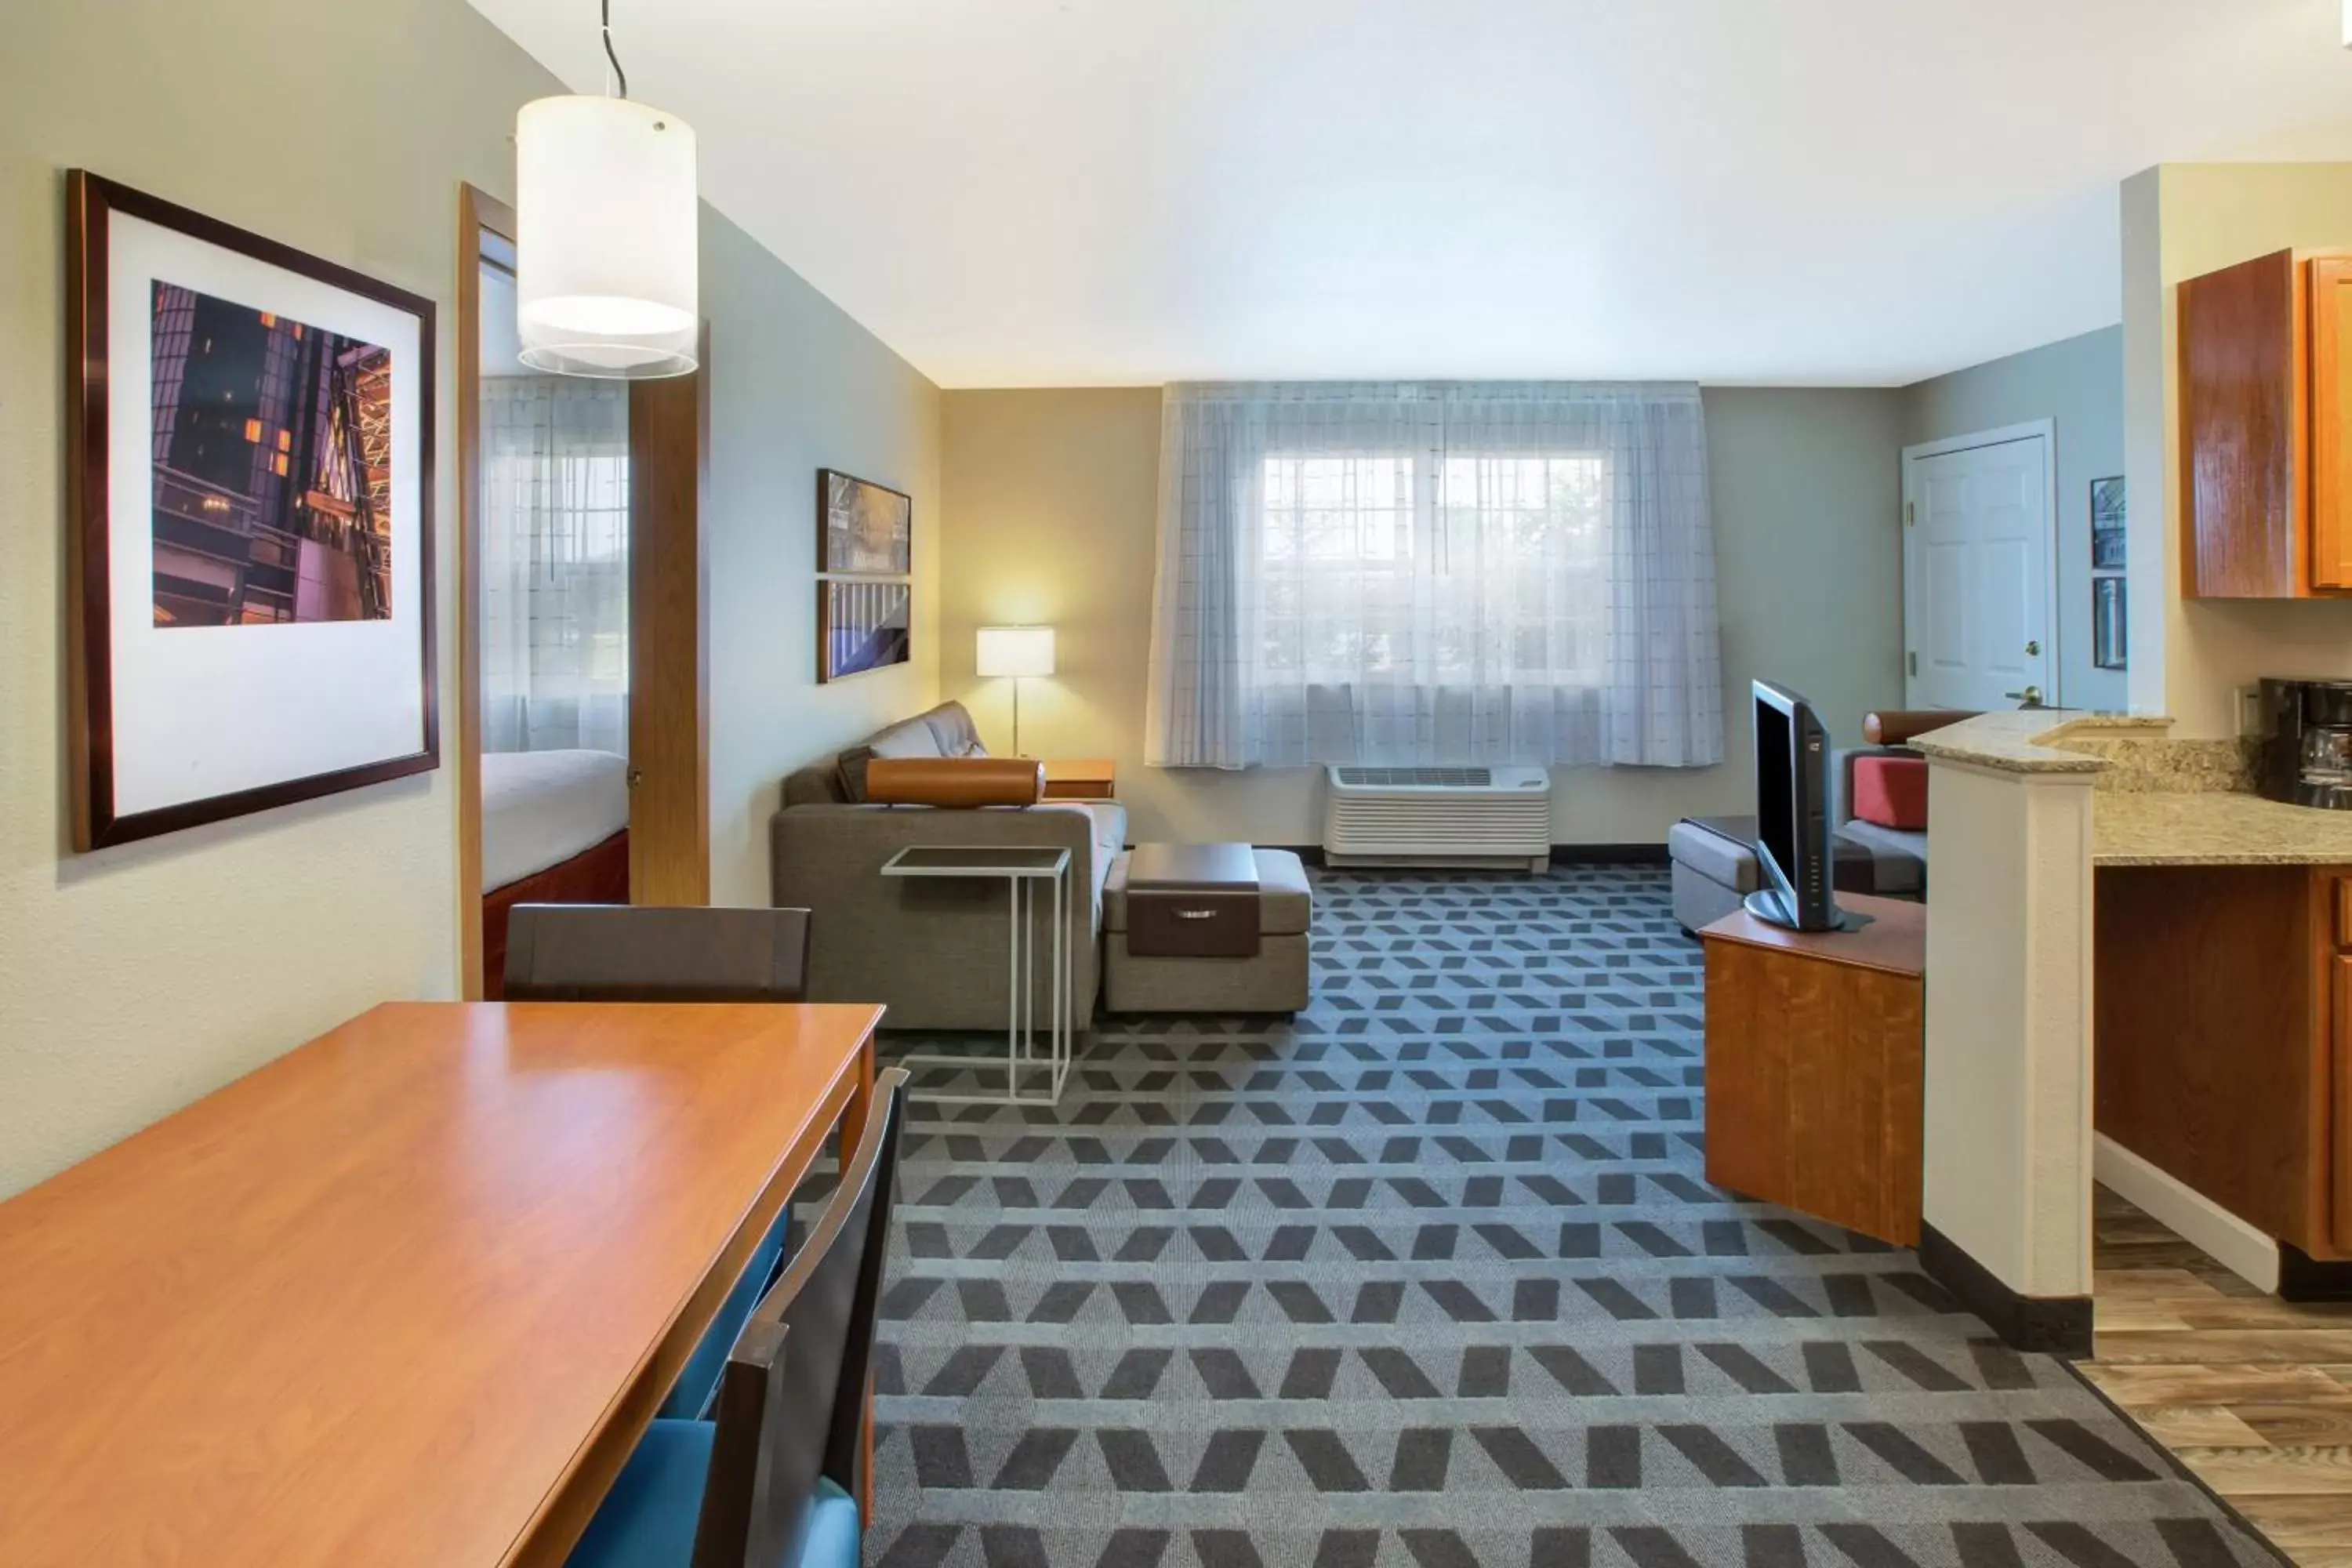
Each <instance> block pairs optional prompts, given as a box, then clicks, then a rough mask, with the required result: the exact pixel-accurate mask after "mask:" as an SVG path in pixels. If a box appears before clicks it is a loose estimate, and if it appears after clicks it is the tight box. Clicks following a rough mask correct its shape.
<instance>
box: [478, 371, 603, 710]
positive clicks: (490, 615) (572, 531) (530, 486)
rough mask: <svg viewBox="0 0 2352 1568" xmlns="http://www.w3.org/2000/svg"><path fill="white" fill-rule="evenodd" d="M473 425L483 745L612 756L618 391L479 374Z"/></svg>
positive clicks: (557, 379)
mask: <svg viewBox="0 0 2352 1568" xmlns="http://www.w3.org/2000/svg"><path fill="white" fill-rule="evenodd" d="M482 432H483V434H482V439H483V442H484V445H485V447H486V451H485V454H484V457H485V462H484V470H485V472H484V484H485V489H486V490H487V492H488V493H487V495H486V496H485V498H484V501H485V505H484V508H483V512H484V520H485V524H486V526H485V529H484V533H483V539H482V572H483V594H482V745H483V749H484V750H486V751H491V752H547V751H569V750H575V749H580V748H586V749H589V750H593V751H600V752H619V753H621V754H622V755H626V754H627V752H628V724H629V405H628V395H627V392H626V389H625V387H622V386H619V385H617V384H613V383H608V382H593V381H580V380H570V379H564V378H562V377H555V376H492V377H486V378H485V379H484V380H483V382H482Z"/></svg>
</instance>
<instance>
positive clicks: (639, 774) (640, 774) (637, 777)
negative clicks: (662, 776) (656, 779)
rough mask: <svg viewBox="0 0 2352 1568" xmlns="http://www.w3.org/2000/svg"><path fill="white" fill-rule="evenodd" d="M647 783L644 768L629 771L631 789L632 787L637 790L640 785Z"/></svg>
mask: <svg viewBox="0 0 2352 1568" xmlns="http://www.w3.org/2000/svg"><path fill="white" fill-rule="evenodd" d="M645 782H646V770H645V769H643V768H631V769H630V770H629V787H630V788H631V789H635V788H636V787H637V786H638V785H640V784H644V783H645Z"/></svg>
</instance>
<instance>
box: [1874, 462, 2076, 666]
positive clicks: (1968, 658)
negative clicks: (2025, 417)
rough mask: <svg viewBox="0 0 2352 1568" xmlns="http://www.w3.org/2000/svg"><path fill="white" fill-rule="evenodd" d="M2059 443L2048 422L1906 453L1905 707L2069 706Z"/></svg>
mask: <svg viewBox="0 0 2352 1568" xmlns="http://www.w3.org/2000/svg"><path fill="white" fill-rule="evenodd" d="M2051 447H2052V431H2051V427H2050V426H2049V425H2048V424H2046V423H2044V424H2042V425H2035V426H2017V427H2014V428H2011V429H2008V430H1996V431H1992V432H1990V433H1988V434H1986V435H1983V436H1975V437H1963V438H1961V439H1958V440H1953V441H1937V442H1935V443H1932V444H1931V445H1928V446H1925V447H1909V448H1906V450H1905V452H1904V454H1903V520H1904V528H1903V604H1904V627H1903V641H1904V647H1905V648H1906V659H1905V665H1906V680H1905V703H1906V706H1908V707H1912V708H1966V709H1991V708H2016V707H2019V706H2021V704H2022V703H2023V702H2024V701H2026V700H2027V697H2026V695H2025V694H2027V693H2032V695H2033V696H2034V697H2036V698H2038V699H2039V700H2042V702H2045V703H2048V704H2049V705H2050V706H2052V707H2053V708H2055V707H2058V706H2061V702H2060V697H2059V692H2058V681H2057V674H2058V650H2057V648H2056V647H2055V633H2056V605H2055V602H2054V596H2053V563H2054V554H2055V552H2054V551H2053V516H2052V512H2053V504H2054V498H2053V494H2052V491H2051V479H2052V468H2051V460H2052V455H2051Z"/></svg>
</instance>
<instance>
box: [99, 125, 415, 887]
mask: <svg viewBox="0 0 2352 1568" xmlns="http://www.w3.org/2000/svg"><path fill="white" fill-rule="evenodd" d="M66 199H67V205H68V214H67V228H68V235H69V237H70V243H71V255H70V257H69V258H68V271H69V279H68V288H69V290H70V292H69V296H68V304H67V313H68V345H69V352H70V355H71V368H70V370H69V373H68V374H69V388H68V392H69V395H70V398H71V403H70V405H69V407H68V411H67V412H68V420H67V423H68V442H69V447H70V456H69V463H68V467H69V475H70V480H69V482H70V484H71V487H72V490H73V497H72V504H71V506H70V508H69V514H68V556H69V558H70V561H71V571H72V577H73V587H72V594H71V602H72V605H73V611H74V620H75V626H74V630H73V633H72V635H71V640H72V647H71V650H70V653H71V667H72V672H73V675H72V679H73V696H72V704H73V706H72V710H71V719H70V728H71V734H72V750H73V759H72V760H73V769H74V844H75V847H76V848H78V849H84V850H88V849H95V848H100V847H104V846H107V845H110V844H120V843H124V842H127V841H129V840H131V839H136V838H145V837H152V836H153V835H156V834H159V833H169V832H173V831H176V830H178V829H180V828H184V827H191V826H196V825H197V824H200V823H205V822H216V821H220V820H222V819H224V818H226V817H232V816H243V815H245V814H247V813H248V812H256V811H265V810H268V809H269V808H271V807H273V806H278V805H289V804H290V803H292V802H295V801H299V800H309V799H311V798H313V797H316V796H319V795H331V794H333V793H335V792H337V791H340V790H348V789H357V788H360V787H362V785H366V784H377V783H381V782H383V781H384V780H387V779H393V778H398V777H402V776H404V775H405V774H409V773H424V772H426V771H428V770H430V769H432V768H434V767H436V766H438V765H439V762H440V743H439V733H438V716H437V712H436V703H435V688H434V668H433V520H432V500H433V343H434V309H433V302H432V301H431V300H426V299H424V298H422V297H420V296H417V295H415V294H411V293H408V292H406V291H405V290H403V289H395V288H394V287H392V286H391V285H389V284H386V283H381V282H378V281H377V280H375V279H371V278H368V277H365V276H363V275H362V274H361V273H358V272H354V271H352V270H350V269H349V268H343V267H339V266H337V265H335V264H334V263H332V262H329V261H323V260H320V259H319V258H316V257H312V256H307V255H304V254H303V253H302V252H300V251H298V250H295V249H293V248H291V247H288V246H284V245H280V244H278V243H277V242H276V241H273V240H269V239H265V238H263V237H260V236H258V235H254V234H249V233H247V232H246V231H245V230H242V229H238V228H234V227H232V226H229V225H227V224H225V223H222V222H219V221H217V220H215V219H213V218H208V217H205V216H203V215H202V214H199V213H194V212H190V211H189V210H187V209H186V208H184V207H180V206H175V205H173V204H171V203H169V202H166V201H163V200H160V199H159V198H157V197H154V196H149V195H142V194H140V193H139V192H136V191H132V190H129V189H127V188H125V187H123V186H121V185H118V184H114V183H113V182H111V181H110V180H105V179H101V178H100V177H99V176H97V175H95V174H87V173H84V172H82V171H79V170H76V171H74V172H73V173H72V174H69V175H68V179H67V195H66Z"/></svg>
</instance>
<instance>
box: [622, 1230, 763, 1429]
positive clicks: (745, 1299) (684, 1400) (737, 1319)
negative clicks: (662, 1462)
mask: <svg viewBox="0 0 2352 1568" xmlns="http://www.w3.org/2000/svg"><path fill="white" fill-rule="evenodd" d="M792 1218H793V1205H790V1204H786V1205H784V1206H783V1208H782V1209H781V1210H780V1211H778V1213H777V1215H776V1223H775V1224H774V1225H772V1226H770V1227H769V1229H768V1234H767V1235H765V1236H763V1237H761V1238H760V1247H759V1250H757V1251H756V1252H754V1253H752V1254H751V1261H750V1262H748V1263H746V1264H744V1265H743V1277H742V1278H741V1279H738V1280H736V1281H735V1289H732V1290H730V1291H728V1292H727V1300H724V1301H721V1302H720V1303H719V1310H718V1312H717V1313H716V1314H714V1315H713V1316H712V1318H711V1320H710V1327H709V1328H708V1329H706V1330H704V1331H703V1333H702V1339H701V1342H699V1343H698V1344H697V1345H696V1346H695V1347H694V1353H693V1354H692V1355H690V1356H688V1357H687V1358H686V1365H685V1366H683V1367H681V1368H680V1369H679V1370H678V1374H677V1382H676V1383H675V1384H671V1385H670V1391H669V1396H668V1397H667V1398H666V1399H664V1400H663V1401H662V1406H661V1409H660V1410H659V1411H658V1412H657V1413H656V1414H658V1415H663V1416H667V1417H675V1418H677V1419H678V1420H683V1421H691V1420H693V1419H694V1418H695V1417H697V1416H698V1415H701V1414H702V1413H703V1412H704V1411H706V1410H708V1409H709V1408H710V1396H711V1395H712V1394H716V1393H717V1392H718V1391H719V1377H720V1375H721V1374H722V1373H725V1372H726V1370H727V1352H730V1351H731V1350H733V1349H734V1348H735V1341H736V1339H737V1337H738V1336H739V1335H740V1334H741V1333H742V1332H743V1325H744V1323H745V1322H747V1321H750V1319H751V1310H752V1309H753V1308H755V1307H757V1306H758V1305H759V1304H760V1298H761V1296H763V1295H765V1294H767V1290H768V1287H769V1285H771V1284H772V1283H773V1282H774V1280H775V1278H776V1264H777V1261H778V1260H779V1259H781V1258H782V1257H783V1255H784V1233H785V1232H786V1231H788V1230H790V1229H791V1228H792Z"/></svg>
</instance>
